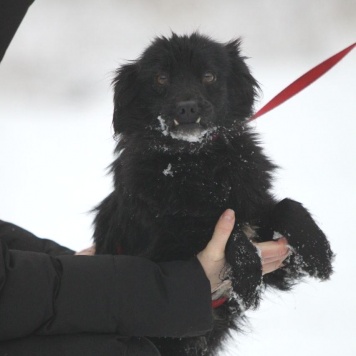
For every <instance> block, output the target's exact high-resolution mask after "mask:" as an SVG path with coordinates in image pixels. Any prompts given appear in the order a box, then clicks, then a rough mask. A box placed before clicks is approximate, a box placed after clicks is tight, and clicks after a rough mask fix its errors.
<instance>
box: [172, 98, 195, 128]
mask: <svg viewBox="0 0 356 356" xmlns="http://www.w3.org/2000/svg"><path fill="white" fill-rule="evenodd" d="M176 116H177V120H178V122H179V123H180V124H192V123H194V122H197V120H198V118H199V116H200V112H199V107H198V103H197V102H196V101H195V100H188V101H180V102H179V103H178V104H177V108H176Z"/></svg>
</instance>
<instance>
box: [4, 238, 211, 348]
mask: <svg viewBox="0 0 356 356" xmlns="http://www.w3.org/2000/svg"><path fill="white" fill-rule="evenodd" d="M0 246H1V247H0V250H1V251H0V341H2V340H8V339H13V338H18V337H23V336H27V335H31V334H34V333H35V334H37V335H57V334H75V333H116V334H118V335H123V336H125V335H129V336H163V337H164V336H167V337H185V336H195V335H200V334H203V333H205V332H207V331H209V330H210V329H211V327H212V313H211V299H210V285H209V281H208V280H207V278H206V276H205V274H204V272H203V269H202V267H201V265H200V263H199V262H198V261H197V260H196V259H193V260H191V261H176V262H167V263H160V264H155V263H153V262H152V261H150V260H147V259H144V258H140V257H132V256H107V255H106V256H59V257H51V256H49V255H47V254H44V253H38V252H27V251H16V250H9V249H8V248H7V246H6V245H5V243H4V242H0Z"/></svg>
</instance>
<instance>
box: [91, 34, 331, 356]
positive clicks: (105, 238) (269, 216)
mask: <svg viewBox="0 0 356 356" xmlns="http://www.w3.org/2000/svg"><path fill="white" fill-rule="evenodd" d="M114 88H115V97H114V104H115V109H114V118H113V124H114V129H115V132H116V133H117V134H119V135H120V139H119V142H118V145H117V150H116V153H117V155H118V157H117V159H116V160H115V161H114V163H113V164H112V171H113V173H114V191H113V192H112V193H111V194H110V195H109V196H108V197H107V198H106V199H105V200H104V201H103V202H102V203H101V204H100V205H99V206H98V207H97V216H96V219H95V234H94V240H95V243H96V250H97V253H98V254H103V253H106V254H107V253H110V254H116V253H124V254H128V255H140V256H146V257H148V258H150V259H152V260H154V261H169V260H179V259H189V258H191V257H192V256H194V255H196V254H197V253H198V252H199V251H201V250H202V249H203V248H204V247H205V246H206V244H207V242H208V241H209V240H210V238H211V236H212V231H213V228H214V225H215V223H216V221H217V220H218V217H219V215H220V214H221V213H222V212H223V211H224V210H225V209H226V208H232V209H234V210H235V212H236V221H237V222H238V224H236V226H235V229H234V232H233V234H232V236H231V237H230V240H229V242H228V245H227V250H226V258H227V261H228V263H229V265H230V266H231V272H230V277H229V278H230V279H231V280H232V284H233V289H234V293H233V294H234V297H232V298H230V299H229V300H228V301H227V302H225V303H224V304H223V305H221V306H220V307H218V308H217V309H215V310H214V317H215V320H216V323H215V324H216V325H215V326H214V330H213V331H212V332H211V333H209V335H206V336H204V337H199V338H188V339H182V340H176V339H155V340H154V343H155V344H156V345H157V347H158V348H159V349H160V350H161V352H162V354H163V355H215V354H216V350H217V348H218V347H219V346H220V345H221V342H222V340H223V339H224V338H225V337H226V336H227V335H228V331H229V329H231V328H235V329H236V328H238V326H239V320H241V319H242V318H243V316H242V314H243V311H244V310H245V309H247V308H251V307H256V306H257V305H258V302H259V299H260V294H261V290H263V288H261V287H263V286H266V285H269V286H272V287H276V288H279V289H281V290H288V289H289V288H290V287H291V286H292V285H293V284H294V283H295V282H296V281H297V280H298V279H300V278H301V277H302V276H304V275H306V274H308V275H310V276H313V277H316V278H319V279H322V280H324V279H327V278H329V276H330V274H331V273H332V267H331V261H332V257H333V254H332V252H331V249H330V246H329V243H328V241H327V239H326V237H325V236H324V234H323V232H322V231H321V230H320V229H319V228H318V226H317V225H316V224H315V222H314V221H313V219H312V218H311V216H310V214H309V213H308V212H307V210H306V209H305V208H304V207H303V206H302V205H301V204H300V203H297V202H295V201H292V200H290V199H285V200H283V201H281V202H276V200H275V199H274V198H273V196H272V195H271V193H270V188H271V180H272V174H273V171H274V169H275V168H276V167H275V165H273V164H272V163H271V162H270V161H269V159H268V158H266V156H265V155H264V154H263V153H262V150H261V148H260V147H259V145H258V143H257V138H256V135H255V134H254V133H252V132H251V129H250V128H249V127H248V124H247V122H246V119H247V118H249V117H250V116H251V115H252V112H253V104H254V100H255V97H256V93H257V90H258V85H257V82H256V81H255V79H254V78H253V77H252V75H251V74H250V71H249V69H248V67H247V66H246V64H245V62H244V58H243V57H242V56H241V55H240V51H239V41H232V42H230V43H228V44H226V45H224V44H221V43H217V42H214V41H212V40H210V39H209V38H207V37H204V36H201V35H199V34H193V35H191V36H177V35H175V34H173V35H172V36H171V38H168V39H167V38H157V39H156V40H155V41H154V42H153V43H152V45H151V46H150V47H148V48H147V49H146V51H145V52H144V53H143V54H142V56H141V57H140V58H139V59H138V60H137V61H135V62H132V63H130V64H127V65H124V66H123V67H122V68H121V69H119V70H118V72H117V76H116V78H115V80H114ZM247 230H248V231H249V233H248V235H249V238H250V239H248V238H246V231H247ZM274 232H278V233H280V234H281V235H283V236H286V237H287V239H288V242H289V244H290V245H291V246H292V248H293V252H294V253H293V255H292V256H291V257H290V258H289V261H288V263H287V264H286V266H285V267H283V268H281V269H279V270H277V271H275V272H273V273H271V274H268V275H265V276H263V277H262V274H261V261H260V258H259V256H258V253H257V251H256V248H255V247H254V245H253V244H252V243H251V239H253V240H254V241H267V240H272V239H273V236H274Z"/></svg>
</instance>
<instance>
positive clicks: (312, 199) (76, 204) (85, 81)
mask: <svg viewBox="0 0 356 356" xmlns="http://www.w3.org/2000/svg"><path fill="white" fill-rule="evenodd" d="M197 29H198V30H199V31H200V32H202V33H205V34H208V35H211V36H212V37H214V38H216V39H218V40H220V41H228V40H230V39H231V38H234V37H239V36H242V37H243V38H244V44H243V49H244V53H245V54H246V55H248V56H249V57H250V59H249V61H248V63H249V65H250V67H251V68H252V71H253V73H254V75H255V77H256V78H257V79H258V80H259V82H260V83H261V86H262V89H263V93H264V94H263V96H262V97H261V100H260V102H259V103H258V104H257V108H259V107H260V106H261V105H262V104H263V103H265V102H266V101H268V100H269V99H270V98H271V97H272V96H274V95H275V94H277V93H278V92H279V91H280V90H281V89H283V88H284V87H285V86H286V85H288V84H289V83H290V82H291V81H293V80H294V79H296V78H297V77H298V76H299V75H301V74H303V73H304V72H305V71H307V70H309V69H310V68H311V67H313V66H314V65H316V64H317V63H319V62H321V61H322V60H324V59H326V58H327V57H329V56H331V55H332V54H334V53H336V52H338V51H339V50H341V49H343V48H344V47H346V46H348V45H350V44H352V43H353V42H355V41H356V1H354V0H350V1H347V0H320V1H317V0H313V1H311V0H299V1H293V0H264V1H262V0H254V1H243V0H231V1H228V0H221V1H216V0H213V1H211V0H190V1H188V0H180V1H169V0H146V1H145V0H130V1H124V0H121V1H120V0H116V1H114V0H100V1H99V0H90V1H89V0H76V1H72V0H61V1H44V0H37V1H36V2H35V4H34V5H33V6H32V7H31V9H30V11H29V13H28V14H27V17H26V19H25V20H24V22H23V24H22V26H21V28H20V29H19V31H18V33H17V35H16V37H15V39H14V41H13V43H12V45H11V46H10V49H9V50H8V53H7V55H6V56H5V59H4V61H3V63H2V64H1V66H0V132H1V140H0V217H1V219H3V220H8V221H12V222H15V223H17V224H19V225H21V226H23V227H26V228H27V229H29V230H30V231H33V232H34V233H36V234H37V235H39V236H42V237H49V238H52V239H54V240H56V241H58V242H59V243H62V244H64V245H67V246H69V247H71V248H73V249H82V248H84V247H87V246H89V245H90V244H91V234H92V230H91V221H92V216H91V215H90V214H89V213H88V211H89V210H90V209H91V208H92V207H93V206H94V205H95V204H97V203H98V202H99V201H100V200H101V199H102V198H104V197H105V196H106V194H107V193H108V192H109V191H110V189H111V179H110V178H109V177H107V176H106V167H107V166H108V165H109V164H110V162H111V160H112V151H113V148H114V141H113V139H112V134H113V131H112V127H111V116H112V115H111V112H112V93H111V88H110V81H111V78H112V71H113V70H114V69H115V68H116V67H117V66H118V65H120V64H122V63H124V62H125V60H128V59H134V58H136V57H137V56H138V55H139V54H140V52H141V51H142V49H143V48H144V47H145V46H146V45H148V44H149V41H150V40H151V39H152V37H154V36H155V35H161V34H165V35H167V34H169V33H170V31H171V30H173V31H176V32H178V33H190V32H192V31H193V30H197ZM253 125H254V126H255V127H256V130H257V131H259V132H260V133H261V135H262V137H263V141H264V142H265V147H266V150H267V152H268V154H269V155H270V156H271V157H272V158H273V159H274V161H275V162H277V163H278V164H279V165H280V166H281V167H282V169H281V170H280V171H279V173H278V176H277V179H276V184H275V194H276V195H277V196H278V197H280V198H283V197H286V196H289V197H291V198H294V199H296V200H299V201H302V202H303V203H304V204H305V206H307V207H308V208H309V209H310V210H311V211H312V212H313V214H314V216H315V218H316V220H317V221H318V222H319V224H320V226H321V227H322V229H323V230H324V231H325V232H326V234H327V235H328V236H329V239H330V241H331V244H332V247H333V250H334V251H335V252H336V254H337V258H336V261H335V274H334V276H333V278H332V280H331V281H330V282H326V283H319V282H315V281H311V280H309V281H308V282H307V283H305V284H302V285H300V286H298V287H297V288H295V289H294V291H293V292H292V293H289V294H281V293H272V294H268V295H267V296H266V298H265V300H264V302H263V304H262V306H261V308H260V309H259V310H258V311H254V312H251V313H249V320H250V324H249V325H248V327H247V332H246V334H245V335H241V334H239V335H236V336H234V340H232V341H231V342H230V344H229V345H228V347H227V349H226V350H225V352H224V353H222V354H221V355H237V354H239V355H248V356H260V355H273V356H282V355H283V356H284V355H286V354H288V355H289V356H297V355H298V356H300V355H313V356H315V355H316V356H319V355H320V356H335V355H336V354H340V355H343V356H351V355H355V354H356V336H355V335H356V326H355V325H356V299H355V293H356V287H355V285H356V284H355V281H356V258H355V250H356V223H355V221H356V207H355V205H356V204H355V203H356V183H355V182H356V167H355V165H356V51H355V50H354V51H353V52H351V53H350V54H349V55H348V56H347V57H346V58H345V59H344V60H343V61H342V62H341V63H339V64H338V65H337V66H336V67H335V68H334V69H333V70H332V71H331V72H329V73H327V74H326V75H325V76H324V77H323V78H322V79H320V80H319V81H318V82H316V83H314V84H313V85H312V86H311V87H309V88H308V89H306V90H305V91H303V92H302V93H301V94H299V95H298V96H297V97H295V98H294V99H292V100H290V101H289V102H287V103H285V104H284V105H283V106H281V107H280V108H278V109H276V110H275V111H273V112H271V113H269V114H267V115H266V116H264V117H262V118H260V119H258V120H257V121H256V122H255V123H254V124H253Z"/></svg>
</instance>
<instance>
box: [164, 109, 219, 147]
mask: <svg viewBox="0 0 356 356" xmlns="http://www.w3.org/2000/svg"><path fill="white" fill-rule="evenodd" d="M157 120H158V121H159V124H160V127H159V129H160V131H161V132H162V134H163V135H164V136H168V135H169V136H171V137H172V138H174V139H175V140H181V141H186V142H202V141H203V139H204V137H205V136H206V135H207V134H208V133H211V132H213V130H215V129H210V130H195V131H193V132H171V131H170V130H169V129H168V126H167V124H166V122H165V120H164V119H163V118H162V116H160V115H159V116H158V117H157Z"/></svg>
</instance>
